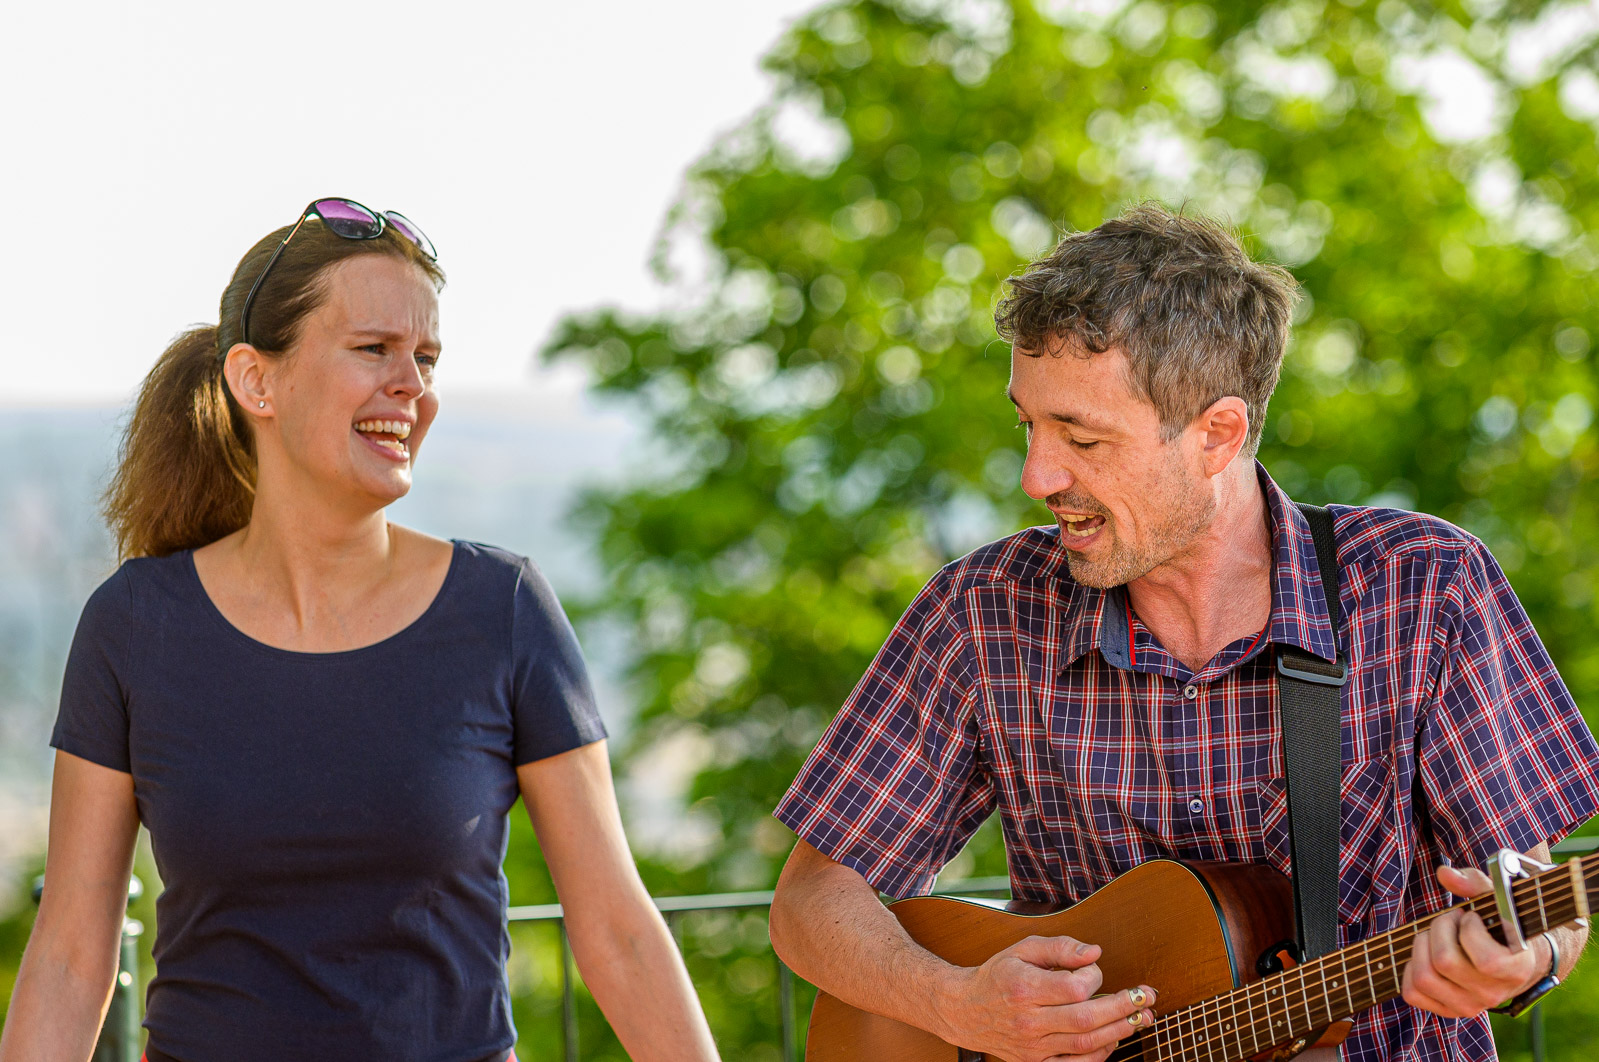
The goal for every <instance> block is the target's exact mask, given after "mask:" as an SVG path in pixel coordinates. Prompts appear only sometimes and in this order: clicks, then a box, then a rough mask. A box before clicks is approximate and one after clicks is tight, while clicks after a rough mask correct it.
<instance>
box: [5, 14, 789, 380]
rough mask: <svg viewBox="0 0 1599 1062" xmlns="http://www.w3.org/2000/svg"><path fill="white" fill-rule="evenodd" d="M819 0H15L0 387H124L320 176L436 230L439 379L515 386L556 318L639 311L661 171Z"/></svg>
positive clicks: (757, 95) (665, 186)
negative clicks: (1, 377)
mask: <svg viewBox="0 0 1599 1062" xmlns="http://www.w3.org/2000/svg"><path fill="white" fill-rule="evenodd" d="M816 2H817V0H682V2H679V3H661V2H659V0H612V2H609V3H586V2H582V0H567V2H564V3H551V2H549V0H535V2H532V3H499V4H486V3H443V4H441V3H434V2H429V3H419V2H416V0H390V2H385V3H371V2H358V0H321V2H317V3H307V2H305V0H287V2H275V3H272V4H251V5H236V4H219V3H216V2H215V0H206V2H197V0H165V2H163V3H161V4H148V5H147V4H127V3H113V2H111V0H90V2H89V3H84V4H77V3H61V4H54V3H37V4H19V5H12V6H11V7H10V8H8V14H7V16H6V22H7V31H6V38H7V46H6V48H5V49H4V52H5V56H4V62H0V94H3V98H5V99H6V100H7V101H8V103H7V105H6V106H5V107H4V108H3V109H0V152H3V154H4V156H5V158H6V159H7V165H6V166H5V167H4V169H3V172H0V191H3V192H4V201H5V202H6V203H7V205H8V210H7V218H6V222H5V224H4V230H3V231H4V234H5V244H6V246H5V251H4V254H3V256H0V285H3V290H4V291H5V292H6V305H7V309H8V312H7V316H8V318H9V320H8V322H7V323H8V329H7V331H8V332H9V334H10V337H9V341H8V343H7V348H8V352H9V357H8V358H7V362H8V365H7V368H8V371H7V373H6V377H5V379H6V386H5V388H4V390H3V391H0V404H7V405H18V404H26V405H55V404H72V405H78V404H84V403H103V402H119V401H123V400H125V399H126V398H127V397H128V396H129V395H130V394H131V393H132V391H133V389H134V388H135V387H136V386H137V384H138V381H139V380H140V378H141V377H142V376H143V374H144V373H145V372H146V371H147V370H148V368H149V367H150V365H151V363H152V362H153V361H154V360H155V358H156V356H157V355H158V354H159V353H160V351H161V350H162V349H163V347H164V346H165V345H166V343H167V342H168V340H169V339H170V338H171V337H172V336H173V335H174V334H175V333H176V332H178V331H179V330H181V329H182V328H184V327H186V326H187V325H189V324H190V323H192V322H197V321H205V322H214V321H215V320H216V312H217V299H218V297H219V296H220V294H221V291H222V287H223V285H224V284H225V283H226V281H227V278H228V277H229V275H230V274H231V272H232V270H233V267H234V266H235V264H237V262H238V259H239V258H240V256H241V255H242V254H243V253H244V251H245V250H246V249H247V248H248V247H249V246H250V244H251V243H252V242H254V241H255V240H256V239H258V238H259V237H261V236H262V235H264V234H265V233H267V232H268V231H270V230H271V229H273V228H276V227H277V226H279V225H284V224H288V223H289V222H292V221H293V220H294V218H295V216H296V213H297V212H298V211H299V210H300V209H301V208H302V207H303V206H304V205H305V204H306V203H307V202H309V201H310V200H312V199H314V198H316V197H318V196H323V195H343V196H349V197H350V198H353V199H356V200H358V201H360V202H362V203H365V204H367V205H368V206H371V207H375V208H377V209H380V210H383V209H394V210H399V211H400V212H402V213H404V214H405V215H406V216H408V217H410V218H412V219H413V220H415V221H416V222H417V223H418V224H419V225H420V226H421V227H422V228H423V229H425V230H426V232H427V233H428V235H429V236H430V237H432V239H433V242H434V243H435V244H436V245H437V246H438V248H439V257H440V261H441V263H442V264H443V265H444V267H445V269H446V270H447V271H448V273H449V287H448V288H447V289H446V291H445V293H444V297H443V302H442V321H443V335H444V341H445V348H446V355H445V361H444V363H443V364H441V367H440V372H441V378H442V381H443V383H444V384H445V385H446V386H448V387H451V388H460V389H462V390H470V391H482V390H486V389H494V390H500V391H503V390H505V389H518V388H526V387H527V386H528V382H529V379H530V368H529V366H530V358H531V355H532V352H533V351H534V349H535V348H536V347H537V346H538V345H539V343H540V342H541V341H542V340H543V339H544V337H545V336H547V335H548V333H549V330H550V328H551V326H552V325H553V324H554V322H555V320H556V319H557V318H558V317H559V315H560V314H561V313H562V312H563V311H570V310H580V309H585V308H588V307H591V306H595V305H597V304H601V303H619V304H622V305H626V306H634V307H641V308H642V307H648V306H650V305H654V304H657V303H658V301H659V299H660V291H659V288H658V286H657V285H656V284H655V283H654V282H653V280H652V279H651V277H650V275H649V272H648V269H647V265H646V262H647V259H648V257H649V253H650V249H651V247H652V245H653V242H654V239H655V236H656V234H657V233H658V232H659V229H660V226H661V222H662V219H663V217H664V215H665V213H666V211H667V209H668V207H669V206H670V205H671V203H672V201H673V199H674V198H675V196H676V193H677V189H678V187H679V185H680V182H681V180H682V176H683V173H684V170H685V169H686V167H687V166H688V165H689V164H690V163H691V162H693V161H694V159H695V158H697V157H698V156H699V155H700V154H701V153H702V152H703V151H704V150H705V149H706V147H708V146H709V145H710V143H711V142H712V140H713V139H714V137H715V136H716V135H717V134H718V133H720V132H722V131H724V130H727V129H729V128H731V127H733V126H735V125H737V124H738V123H739V121H740V120H741V119H742V118H743V117H744V116H745V115H747V114H748V113H750V112H751V111H752V110H753V109H754V108H756V107H757V106H758V105H760V104H761V103H762V102H763V101H764V100H765V99H767V98H768V97H769V95H770V92H771V83H770V80H769V79H768V78H767V77H766V75H764V74H763V73H761V72H760V71H759V69H758V65H757V64H758V60H759V58H760V56H761V55H762V54H763V53H764V52H765V51H766V50H767V49H768V48H769V47H770V46H771V45H772V44H773V43H774V42H775V41H776V40H777V38H778V36H779V34H780V33H781V31H782V30H783V28H784V27H785V26H787V25H788V24H789V23H790V22H791V21H792V19H793V18H795V17H796V16H798V15H799V14H801V13H803V12H804V11H806V10H807V9H809V8H812V7H814V6H816Z"/></svg>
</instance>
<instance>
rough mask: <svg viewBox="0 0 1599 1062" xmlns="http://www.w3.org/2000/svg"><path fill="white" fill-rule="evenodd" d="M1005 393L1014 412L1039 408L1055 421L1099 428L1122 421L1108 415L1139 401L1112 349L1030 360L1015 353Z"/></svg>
mask: <svg viewBox="0 0 1599 1062" xmlns="http://www.w3.org/2000/svg"><path fill="white" fill-rule="evenodd" d="M1005 393H1006V396H1007V397H1008V398H1009V399H1010V400H1011V402H1012V404H1014V405H1016V406H1017V407H1018V408H1022V407H1037V409H1038V412H1039V413H1040V414H1042V415H1047V416H1049V417H1050V418H1051V419H1053V420H1062V421H1068V422H1071V423H1077V424H1084V425H1090V424H1095V425H1099V426H1106V425H1109V424H1111V423H1114V422H1117V421H1118V420H1119V419H1121V418H1117V417H1115V416H1106V413H1107V412H1110V413H1113V412H1114V411H1116V410H1118V409H1119V408H1120V407H1122V406H1123V405H1124V404H1127V403H1134V404H1138V403H1139V402H1140V401H1141V397H1140V396H1139V395H1138V394H1136V393H1135V392H1134V391H1133V389H1132V388H1131V387H1129V386H1128V378H1127V359H1126V357H1125V356H1124V355H1123V354H1122V353H1121V351H1119V350H1116V349H1115V348H1111V349H1109V350H1106V351H1104V352H1103V353H1099V354H1087V355H1086V356H1085V355H1084V354H1082V353H1079V352H1078V351H1075V350H1064V351H1061V352H1060V353H1057V354H1034V353H1032V352H1031V351H1028V350H1024V349H1022V348H1020V347H1018V348H1015V349H1014V351H1013V352H1012V354H1011V375H1010V385H1009V387H1008V388H1007V389H1006V392H1005Z"/></svg>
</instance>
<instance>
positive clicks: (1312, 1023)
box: [1289, 967, 1316, 1033]
mask: <svg viewBox="0 0 1599 1062" xmlns="http://www.w3.org/2000/svg"><path fill="white" fill-rule="evenodd" d="M1305 969H1306V968H1305V967H1300V968H1299V969H1297V970H1295V971H1294V972H1295V973H1298V974H1299V998H1300V1001H1301V1002H1303V1003H1304V1004H1305V1032H1307V1033H1308V1032H1310V1031H1311V1030H1312V1029H1314V1028H1315V1027H1316V1018H1315V1016H1314V1015H1313V1014H1312V1013H1311V1010H1310V979H1309V978H1308V977H1307V976H1306V975H1305V973H1304V972H1301V971H1304V970H1305ZM1289 1031H1290V1032H1291V1031H1292V1029H1290V1030H1289Z"/></svg>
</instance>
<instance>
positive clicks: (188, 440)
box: [104, 218, 444, 559]
mask: <svg viewBox="0 0 1599 1062" xmlns="http://www.w3.org/2000/svg"><path fill="white" fill-rule="evenodd" d="M288 231H289V229H288V227H284V228H281V229H278V230H277V231H276V232H273V233H270V234H268V235H267V236H265V237H263V238H262V239H261V240H260V241H259V242H258V243H257V244H256V245H255V246H254V247H252V248H250V250H249V251H248V252H247V253H246V254H245V256H244V257H243V258H242V259H241V260H240V261H239V265H238V268H236V269H235V270H234V271H233V279H232V280H230V281H229V282H228V286H227V287H226V288H225V289H224V290H223V292H222V305H221V308H220V311H219V320H220V322H221V323H220V324H217V325H203V326H200V327H197V328H191V329H189V330H188V331H186V332H184V333H182V334H181V335H179V336H178V337H177V338H176V339H175V340H173V341H172V345H171V346H169V347H167V349H166V351H165V352H164V353H163V354H162V355H161V357H160V358H159V359H158V360H157V361H156V363H155V367H154V368H153V369H151V370H150V374H149V375H148V376H146V377H145V378H144V384H143V386H141V387H140V389H139V397H138V400H137V402H136V403H135V404H134V407H133V416H132V417H131V418H130V419H129V421H128V425H127V427H126V428H125V429H124V430H123V435H122V446H121V449H120V453H119V456H118V460H117V469H116V472H115V474H114V475H113V476H112V478H111V484H110V486H108V487H107V488H106V492H105V497H104V511H105V516H106V521H107V523H109V524H110V526H111V532H112V534H113V535H114V536H115V537H116V540H117V554H118V556H119V557H121V558H123V559H126V558H128V557H161V556H165V555H166V554H168V553H175V552H176V551H178V550H181V549H195V548H197V547H200V546H204V545H208V544H209V543H212V542H215V541H216V540H217V539H219V538H222V537H223V536H224V535H229V534H232V533H233V532H234V531H237V530H238V529H239V528H241V527H243V526H244V525H245V524H246V523H248V522H249V520H250V510H251V508H252V507H253V505H254V504H255V476H256V463H255V435H254V433H253V431H252V429H251V427H250V423H249V420H248V418H247V417H246V416H245V414H244V411H243V410H242V409H240V408H239V405H238V403H237V402H236V401H234V398H233V395H232V393H231V392H230V391H229V390H228V383H227V380H226V379H225V378H224V377H223V375H222V360H223V357H224V356H225V355H226V354H227V352H228V351H229V350H231V349H232V348H233V346H234V344H236V343H241V342H243V341H244V340H243V337H242V336H241V335H240V334H239V313H240V310H241V309H242V308H243V305H244V299H245V296H246V295H248V294H249V292H250V286H251V285H252V284H254V283H255V281H256V278H257V277H258V276H260V275H261V270H263V269H264V268H266V264H267V260H268V259H270V258H271V257H272V252H273V251H274V250H276V249H277V246H278V244H279V243H280V242H282V240H283V237H284V236H285V235H286V234H287V233H288ZM363 254H382V255H388V256H389V257H391V258H399V259H402V260H404V261H407V262H411V263H412V264H414V265H415V266H416V267H417V268H419V269H421V270H422V271H423V272H424V273H426V274H427V275H428V277H429V278H430V279H431V280H432V281H433V283H434V285H435V286H437V287H442V286H443V284H444V273H443V271H442V270H440V269H439V267H438V264H437V263H435V262H434V261H432V260H431V259H429V258H428V257H427V256H426V255H424V254H423V253H422V252H421V251H420V250H418V249H417V248H416V246H415V245H414V244H412V243H411V241H409V240H407V239H405V238H404V237H402V236H400V235H399V234H398V233H396V232H395V231H394V230H393V229H392V228H390V229H387V230H385V231H384V232H383V233H382V235H380V236H379V237H378V238H377V239H373V240H347V239H344V238H343V237H341V236H336V235H334V234H333V233H331V232H329V231H328V230H327V228H326V227H324V226H323V224H322V223H321V222H320V221H319V220H317V219H315V218H309V219H307V220H306V222H305V224H304V225H302V226H300V231H299V232H296V233H295V234H294V239H292V240H290V241H289V243H288V245H287V246H286V247H284V248H283V253H282V255H280V256H279V257H278V260H277V263H276V264H274V265H273V267H272V272H271V273H270V274H269V275H268V276H267V278H266V282H265V283H264V284H262V286H261V290H260V291H259V292H257V293H256V297H255V302H254V304H252V305H251V307H250V338H251V340H252V341H253V342H254V345H255V347H256V349H257V350H260V351H261V352H262V353H264V354H266V355H268V356H269V357H275V358H281V357H285V356H287V354H288V352H289V351H290V350H291V349H292V348H293V347H294V344H295V341H296V340H297V339H298V338H299V334H300V327H301V325H302V324H303V323H304V321H305V318H306V317H307V316H308V315H309V314H311V313H312V312H314V311H315V310H316V309H317V308H318V307H319V306H321V305H322V303H323V301H324V300H325V299H326V297H327V284H326V280H327V274H328V270H329V269H331V268H332V267H333V266H335V265H337V264H338V263H340V262H342V261H345V260H346V259H349V258H354V257H356V256H357V255H363Z"/></svg>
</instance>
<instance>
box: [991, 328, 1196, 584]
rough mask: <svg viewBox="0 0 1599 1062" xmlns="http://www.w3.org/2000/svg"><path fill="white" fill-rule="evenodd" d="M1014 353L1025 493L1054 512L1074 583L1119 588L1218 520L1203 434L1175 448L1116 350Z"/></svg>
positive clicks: (1013, 391) (1186, 437)
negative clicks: (1131, 383)
mask: <svg viewBox="0 0 1599 1062" xmlns="http://www.w3.org/2000/svg"><path fill="white" fill-rule="evenodd" d="M1079 353H1080V352H1079V351H1078V349H1077V348H1075V347H1073V346H1067V347H1066V348H1065V349H1064V350H1063V351H1062V352H1061V353H1060V354H1059V356H1054V355H1050V354H1044V355H1042V356H1037V357H1035V356H1032V355H1029V354H1026V353H1022V352H1021V351H1015V352H1013V353H1012V354H1011V375H1010V398H1011V401H1012V402H1013V403H1015V405H1016V413H1017V416H1018V417H1019V419H1020V420H1021V422H1022V424H1023V425H1025V426H1026V431H1027V461H1026V463H1025V464H1024V465H1023V466H1022V489H1023V490H1025V491H1026V492H1027V494H1028V495H1029V496H1030V497H1033V498H1037V499H1038V500H1039V501H1042V502H1043V503H1044V504H1045V505H1046V506H1048V507H1049V509H1050V511H1051V512H1052V513H1054V514H1055V521H1056V522H1057V523H1058V524H1059V525H1060V539H1061V544H1062V545H1063V546H1065V547H1066V549H1067V551H1068V552H1067V558H1068V561H1069V563H1070V565H1071V573H1072V577H1073V578H1075V579H1076V580H1077V581H1078V582H1079V583H1082V584H1083V585H1085V586H1098V587H1109V586H1121V585H1123V584H1126V583H1130V582H1132V581H1133V580H1135V579H1138V578H1141V577H1142V576H1144V575H1147V574H1148V573H1149V572H1150V571H1152V570H1153V569H1155V568H1156V567H1158V566H1159V565H1162V564H1165V563H1166V562H1167V561H1170V560H1172V559H1173V558H1174V557H1176V556H1177V555H1178V554H1179V553H1181V552H1182V550H1183V549H1184V548H1185V547H1186V546H1187V545H1188V544H1189V543H1191V542H1192V541H1193V540H1194V539H1195V538H1196V537H1198V535H1199V533H1200V532H1201V531H1203V530H1204V529H1205V527H1206V526H1207V525H1208V524H1209V523H1210V520H1211V517H1212V514H1213V513H1214V512H1215V507H1216V503H1215V497H1214V495H1213V494H1212V493H1211V489H1210V482H1209V480H1208V479H1207V477H1206V476H1205V475H1204V474H1203V472H1202V469H1201V463H1200V453H1201V445H1202V444H1201V441H1200V438H1199V433H1198V432H1197V431H1194V430H1192V429H1190V430H1185V431H1184V432H1183V433H1182V434H1181V435H1179V436H1178V437H1177V438H1176V439H1173V440H1172V441H1171V442H1169V443H1168V442H1165V441H1163V440H1162V439H1161V434H1160V416H1159V414H1157V413H1156V412H1155V407H1154V406H1153V405H1151V404H1150V403H1149V402H1148V401H1147V400H1146V399H1144V398H1142V397H1140V396H1138V395H1136V394H1134V393H1133V391H1132V389H1131V388H1130V387H1129V386H1128V382H1127V358H1126V356H1125V355H1123V354H1122V352H1121V351H1120V350H1118V349H1116V348H1114V347H1113V348H1111V349H1110V350H1107V351H1105V352H1104V353H1103V354H1093V355H1089V356H1088V357H1081V356H1079Z"/></svg>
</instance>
